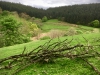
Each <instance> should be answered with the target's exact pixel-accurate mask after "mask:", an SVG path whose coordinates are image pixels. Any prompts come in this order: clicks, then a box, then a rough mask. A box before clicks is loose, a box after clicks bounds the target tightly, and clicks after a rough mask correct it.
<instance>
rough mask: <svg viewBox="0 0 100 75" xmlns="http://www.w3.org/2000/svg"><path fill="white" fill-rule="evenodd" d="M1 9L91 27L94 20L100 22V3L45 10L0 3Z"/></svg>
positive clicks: (17, 4)
mask: <svg viewBox="0 0 100 75" xmlns="http://www.w3.org/2000/svg"><path fill="white" fill-rule="evenodd" d="M0 7H1V8H2V9H3V10H8V11H17V12H18V13H22V12H24V13H27V14H28V15H30V16H31V17H33V16H34V17H37V18H42V17H43V16H47V18H48V19H52V18H53V19H59V20H62V21H66V22H69V23H75V24H83V25H89V23H90V22H92V21H94V20H99V21H100V3H95V4H82V5H72V6H62V7H55V8H49V9H47V10H43V9H38V8H35V7H31V6H26V5H22V4H20V3H11V2H5V1H0Z"/></svg>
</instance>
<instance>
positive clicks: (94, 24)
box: [90, 20, 100, 27]
mask: <svg viewBox="0 0 100 75" xmlns="http://www.w3.org/2000/svg"><path fill="white" fill-rule="evenodd" d="M90 26H93V27H100V22H99V20H94V21H92V22H91V23H90Z"/></svg>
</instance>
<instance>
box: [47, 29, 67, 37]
mask: <svg viewBox="0 0 100 75" xmlns="http://www.w3.org/2000/svg"><path fill="white" fill-rule="evenodd" d="M64 35H65V31H62V30H51V31H50V32H49V33H48V36H49V37H50V38H57V37H58V38H59V37H61V36H64Z"/></svg>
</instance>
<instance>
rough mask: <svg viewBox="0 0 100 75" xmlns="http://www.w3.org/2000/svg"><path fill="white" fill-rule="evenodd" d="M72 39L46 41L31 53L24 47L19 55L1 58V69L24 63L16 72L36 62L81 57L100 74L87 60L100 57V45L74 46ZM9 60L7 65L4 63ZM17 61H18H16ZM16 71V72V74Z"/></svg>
mask: <svg viewBox="0 0 100 75" xmlns="http://www.w3.org/2000/svg"><path fill="white" fill-rule="evenodd" d="M72 41H73V39H72V40H70V41H69V40H67V39H66V40H64V41H58V42H54V43H52V40H50V41H48V42H46V43H45V44H44V45H41V46H39V47H37V48H36V49H33V50H32V51H30V52H29V53H25V50H26V48H24V50H23V52H22V53H21V54H19V55H14V56H10V57H8V58H4V59H1V60H0V69H11V68H12V67H14V66H16V65H18V64H20V65H24V66H23V67H19V68H18V69H17V70H16V72H15V73H17V72H19V71H20V70H22V69H24V68H26V67H27V66H29V65H31V64H33V63H36V62H41V63H44V62H51V61H53V60H54V59H57V58H63V57H65V58H70V59H74V58H81V59H82V60H84V61H85V62H87V64H88V65H90V66H91V67H92V68H93V70H94V71H95V72H97V73H98V74H99V75H100V71H99V70H97V68H96V67H94V66H93V65H92V64H90V63H89V62H88V60H86V58H89V57H96V56H97V57H100V53H99V52H98V51H97V50H96V48H97V47H100V45H94V46H91V45H82V44H76V45H74V46H72V45H71V42H72ZM5 62H7V64H6V65H5V64H4V63H5ZM16 62H17V63H16ZM15 73H14V74H15Z"/></svg>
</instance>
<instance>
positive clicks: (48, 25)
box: [41, 19, 69, 32]
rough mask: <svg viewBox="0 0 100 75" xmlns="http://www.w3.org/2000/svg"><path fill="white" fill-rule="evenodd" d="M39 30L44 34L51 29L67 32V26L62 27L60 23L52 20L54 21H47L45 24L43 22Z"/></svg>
mask: <svg viewBox="0 0 100 75" xmlns="http://www.w3.org/2000/svg"><path fill="white" fill-rule="evenodd" d="M41 28H42V30H43V31H44V32H48V31H50V30H52V29H53V30H54V29H59V30H67V29H68V28H69V26H67V25H63V24H62V22H60V21H58V20H56V19H54V20H48V21H47V22H44V23H43V26H42V27H41Z"/></svg>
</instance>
